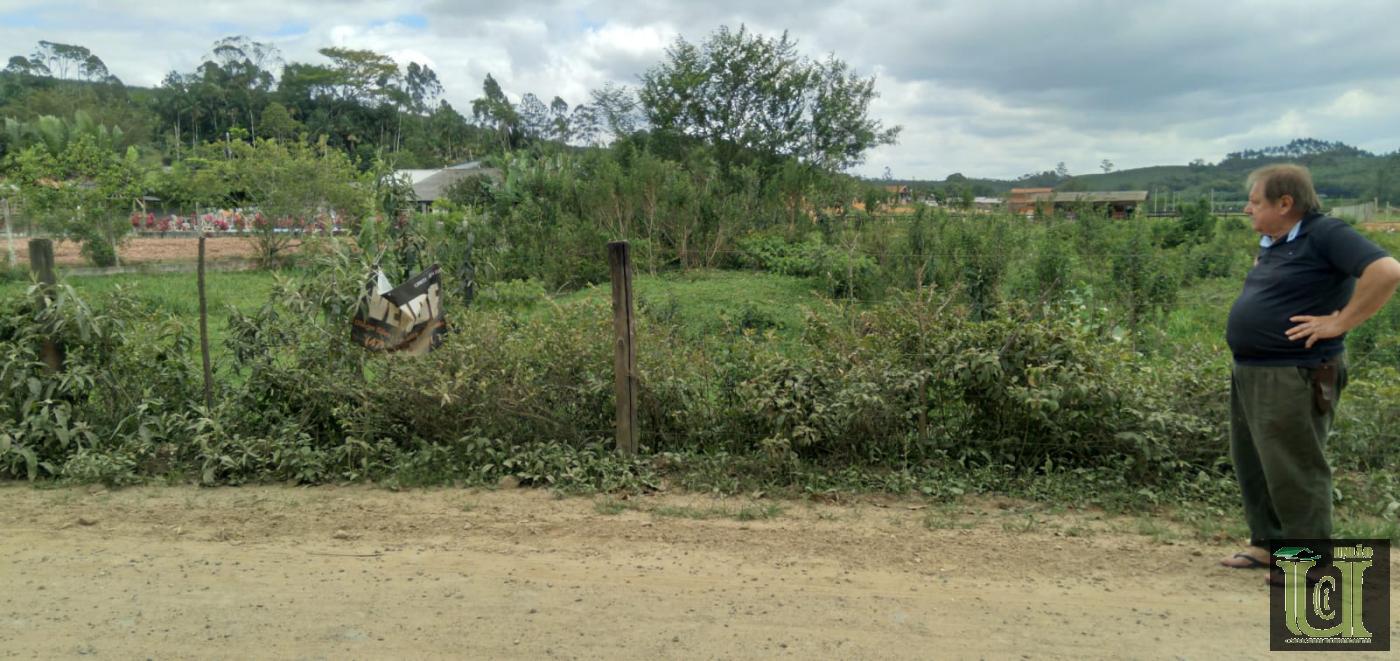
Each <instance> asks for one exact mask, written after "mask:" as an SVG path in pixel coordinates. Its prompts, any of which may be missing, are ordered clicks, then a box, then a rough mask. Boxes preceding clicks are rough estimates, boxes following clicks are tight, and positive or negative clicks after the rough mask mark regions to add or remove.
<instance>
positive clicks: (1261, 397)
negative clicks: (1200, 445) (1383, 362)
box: [1230, 357, 1346, 546]
mask: <svg viewBox="0 0 1400 661" xmlns="http://www.w3.org/2000/svg"><path fill="white" fill-rule="evenodd" d="M1336 361H1337V363H1338V365H1339V376H1338V379H1337V393H1338V394H1339V395H1340V393H1341V388H1342V387H1343V386H1344V385H1345V384H1346V363H1345V361H1344V359H1343V358H1342V357H1338V358H1337V359H1336ZM1312 378H1313V375H1312V370H1311V369H1309V368H1306V367H1291V366H1290V367H1273V366H1267V367H1266V366H1257V365H1242V364H1239V363H1236V364H1235V367H1234V373H1233V376H1232V378H1231V381H1230V458H1231V460H1232V461H1233V462H1234V464H1235V477H1236V478H1238V479H1239V482H1240V490H1241V492H1242V494H1243V496H1244V518H1245V521H1246V522H1248V523H1249V536H1250V543H1251V544H1254V545H1257V546H1268V544H1269V542H1270V541H1271V540H1275V539H1329V538H1331V536H1332V469H1331V467H1330V466H1329V465H1328V464H1327V457H1326V456H1325V455H1324V454H1323V449H1324V448H1325V447H1326V445H1327V433H1328V431H1329V430H1330V429H1331V427H1332V417H1333V415H1334V414H1335V411H1336V409H1335V406H1334V407H1333V409H1332V410H1331V411H1328V412H1326V413H1322V412H1320V411H1319V410H1318V408H1317V407H1316V405H1315V404H1314V401H1313V384H1312Z"/></svg>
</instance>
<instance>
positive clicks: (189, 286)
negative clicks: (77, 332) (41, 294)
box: [0, 271, 276, 358]
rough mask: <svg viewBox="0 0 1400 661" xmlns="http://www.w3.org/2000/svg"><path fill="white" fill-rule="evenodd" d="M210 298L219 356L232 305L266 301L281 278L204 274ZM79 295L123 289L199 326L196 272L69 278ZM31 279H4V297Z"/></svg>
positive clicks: (95, 297) (93, 296) (213, 347)
mask: <svg viewBox="0 0 1400 661" xmlns="http://www.w3.org/2000/svg"><path fill="white" fill-rule="evenodd" d="M204 277H205V298H206V301H207V305H208V309H209V347H210V351H211V353H212V354H213V355H214V356H215V358H220V357H222V356H224V355H225V353H226V349H225V347H224V341H223V340H224V334H225V331H226V330H227V328H228V309H229V308H230V307H233V308H237V309H238V310H240V311H242V312H250V311H252V310H254V309H256V308H258V307H259V306H261V305H262V304H263V303H264V302H266V301H267V298H268V294H269V292H271V291H272V287H273V284H274V282H275V278H276V276H275V275H274V274H273V272H270V271H216V272H208V273H206V274H205V276H204ZM59 280H60V282H62V283H64V284H67V285H70V286H72V287H73V290H74V291H76V292H77V293H78V296H79V297H81V298H82V299H83V300H85V301H88V302H96V301H99V300H100V299H102V297H104V296H106V295H109V294H112V293H114V292H116V291H117V290H118V289H120V290H122V291H123V292H125V293H126V294H128V295H130V296H132V297H133V298H135V299H136V300H137V301H139V302H141V303H144V304H147V305H150V306H152V307H154V308H155V309H157V310H163V311H166V312H169V313H170V314H171V315H173V316H175V317H176V318H178V319H180V320H181V321H183V322H186V323H188V324H189V325H190V328H191V329H197V328H198V324H199V286H198V282H197V279H196V276H195V274H194V273H124V274H120V275H93V276H71V277H65V276H63V274H62V271H60V273H59ZM32 284H33V283H32V282H31V281H29V280H27V279H20V278H11V279H8V280H5V281H3V282H0V297H10V296H20V295H23V293H24V292H25V290H26V289H28V288H29V287H30V286H32Z"/></svg>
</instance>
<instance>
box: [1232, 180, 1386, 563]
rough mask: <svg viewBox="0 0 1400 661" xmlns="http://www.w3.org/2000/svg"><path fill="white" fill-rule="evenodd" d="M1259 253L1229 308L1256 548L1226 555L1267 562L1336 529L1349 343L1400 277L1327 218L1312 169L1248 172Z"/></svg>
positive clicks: (1239, 437)
mask: <svg viewBox="0 0 1400 661" xmlns="http://www.w3.org/2000/svg"><path fill="white" fill-rule="evenodd" d="M1248 186H1249V204H1247V205H1246V206H1245V208H1244V212H1245V213H1246V214H1247V215H1249V217H1250V223H1251V224H1252V225H1253V227H1254V231H1256V232H1259V234H1261V235H1262V236H1261V237H1260V239H1259V246H1260V247H1259V254H1258V257H1256V258H1255V261H1254V267H1253V268H1252V269H1250V271H1249V275H1248V276H1246V277H1245V281H1244V289H1243V291H1241V292H1240V296H1239V298H1238V299H1236V300H1235V304H1234V306H1233V307H1231V308H1230V318H1229V322H1228V326H1227V330H1226V340H1227V342H1228V343H1229V345H1230V351H1231V352H1232V353H1233V354H1234V369H1233V374H1232V378H1231V383H1230V409H1231V412H1230V458H1231V460H1232V461H1233V463H1234V465H1235V476H1236V477H1237V478H1238V479H1239V483H1240V489H1241V491H1242V492H1243V495H1244V515H1245V521H1246V522H1247V523H1248V524H1249V536H1250V541H1249V548H1248V549H1246V550H1245V551H1244V552H1242V553H1237V554H1235V555H1234V556H1232V557H1229V558H1226V559H1224V560H1222V561H1221V564H1223V565H1225V566H1227V567H1234V568H1239V569H1246V568H1253V567H1259V568H1267V567H1268V566H1269V551H1268V546H1269V542H1270V541H1271V540H1276V539H1328V538H1330V537H1331V536H1332V471H1331V467H1330V466H1328V464H1327V458H1326V457H1325V456H1324V454H1323V448H1324V446H1325V444H1326V441H1327V433H1328V431H1329V430H1330V428H1331V425H1332V416H1333V411H1334V409H1335V406H1336V403H1337V396H1338V395H1339V394H1340V393H1341V390H1342V388H1343V387H1344V386H1345V385H1346V362H1345V356H1344V354H1343V350H1344V346H1343V344H1342V341H1343V339H1344V337H1345V335H1346V332H1347V331H1349V330H1351V329H1353V328H1356V327H1357V326H1359V325H1360V324H1361V323H1362V322H1364V321H1366V320H1367V319H1370V318H1371V316H1372V315H1374V314H1375V313H1376V311H1378V310H1380V309H1381V307H1382V306H1384V305H1385V303H1386V301H1387V300H1389V299H1390V297H1391V295H1392V294H1393V293H1394V292H1395V288H1396V286H1397V284H1400V262H1397V261H1396V260H1395V259H1394V258H1393V257H1389V256H1387V255H1386V253H1385V251H1384V250H1382V249H1381V248H1380V247H1379V246H1377V245H1376V244H1374V243H1372V242H1371V241H1369V240H1368V239H1366V238H1365V237H1363V236H1361V234H1359V233H1357V232H1356V231H1355V230H1353V229H1352V228H1351V227H1349V226H1347V224H1346V223H1344V222H1342V221H1340V220H1337V219H1336V218H1330V217H1326V216H1323V215H1322V213H1321V211H1320V205H1319V204H1318V201H1317V193H1316V192H1315V191H1314V190H1313V183H1312V175H1310V174H1309V173H1308V171H1307V169H1306V168H1303V167H1301V166H1298V165H1270V166H1267V167H1263V168H1260V169H1258V170H1255V171H1254V172H1253V173H1251V174H1250V175H1249V180H1248Z"/></svg>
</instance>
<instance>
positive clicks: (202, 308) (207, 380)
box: [198, 233, 214, 410]
mask: <svg viewBox="0 0 1400 661" xmlns="http://www.w3.org/2000/svg"><path fill="white" fill-rule="evenodd" d="M198 271H199V353H200V355H201V356H203V358H204V408H205V409H206V410H213V408H214V371H213V369H212V368H211V367H210V366H209V308H208V305H207V304H206V302H205V298H204V235H203V233H201V234H200V236H199V268H198Z"/></svg>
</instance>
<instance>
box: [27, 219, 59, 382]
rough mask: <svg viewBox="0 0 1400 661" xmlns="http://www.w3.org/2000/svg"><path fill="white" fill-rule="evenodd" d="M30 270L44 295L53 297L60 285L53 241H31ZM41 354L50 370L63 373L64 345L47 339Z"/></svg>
mask: <svg viewBox="0 0 1400 661" xmlns="http://www.w3.org/2000/svg"><path fill="white" fill-rule="evenodd" d="M29 270H30V271H31V272H33V273H34V275H35V277H37V278H38V279H39V282H40V283H41V284H43V285H44V290H45V291H44V295H45V296H51V295H52V290H53V286H54V285H56V284H58V277H57V276H55V275H54V272H53V241H50V240H49V239H30V240H29ZM39 352H40V353H39V355H40V357H41V358H43V360H44V364H45V365H48V366H49V369H51V370H53V371H55V372H61V371H63V346H62V345H60V344H58V343H57V342H54V341H53V340H52V339H51V338H47V337H46V338H44V343H43V345H42V346H41V347H40V349H39Z"/></svg>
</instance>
